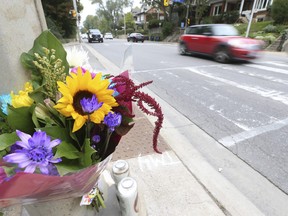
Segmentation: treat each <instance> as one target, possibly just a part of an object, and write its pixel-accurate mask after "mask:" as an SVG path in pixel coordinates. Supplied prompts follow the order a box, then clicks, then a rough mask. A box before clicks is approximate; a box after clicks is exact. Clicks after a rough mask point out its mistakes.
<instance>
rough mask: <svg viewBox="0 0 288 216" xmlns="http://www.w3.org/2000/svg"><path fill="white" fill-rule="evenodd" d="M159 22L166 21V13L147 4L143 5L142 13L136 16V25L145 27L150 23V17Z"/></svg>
mask: <svg viewBox="0 0 288 216" xmlns="http://www.w3.org/2000/svg"><path fill="white" fill-rule="evenodd" d="M149 15H151V16H150V17H153V18H155V19H158V20H164V13H163V11H162V10H160V9H158V8H155V7H151V6H148V5H147V4H146V3H144V4H142V6H141V8H140V11H139V12H138V13H135V14H134V19H135V23H136V25H144V24H145V23H147V22H148V21H149V18H148V16H149Z"/></svg>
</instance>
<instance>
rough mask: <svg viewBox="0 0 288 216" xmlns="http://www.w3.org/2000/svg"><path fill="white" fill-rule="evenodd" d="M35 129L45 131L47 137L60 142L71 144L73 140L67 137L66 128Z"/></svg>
mask: <svg viewBox="0 0 288 216" xmlns="http://www.w3.org/2000/svg"><path fill="white" fill-rule="evenodd" d="M37 129H40V130H42V131H45V132H46V133H47V134H48V135H49V136H51V137H53V138H57V139H60V140H61V141H66V142H73V139H72V138H71V137H70V136H69V132H67V129H66V128H62V127H59V126H50V127H42V128H37Z"/></svg>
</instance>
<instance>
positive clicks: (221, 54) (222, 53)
mask: <svg viewBox="0 0 288 216" xmlns="http://www.w3.org/2000/svg"><path fill="white" fill-rule="evenodd" d="M214 59H215V61H217V62H219V63H223V64H225V63H227V62H228V61H229V60H230V56H229V52H228V49H227V48H226V47H220V48H218V49H217V50H216V52H215V53H214Z"/></svg>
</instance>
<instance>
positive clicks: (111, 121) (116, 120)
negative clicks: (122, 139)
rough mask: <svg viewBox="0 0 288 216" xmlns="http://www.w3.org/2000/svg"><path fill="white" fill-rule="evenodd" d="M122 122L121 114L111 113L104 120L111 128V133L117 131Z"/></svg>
mask: <svg viewBox="0 0 288 216" xmlns="http://www.w3.org/2000/svg"><path fill="white" fill-rule="evenodd" d="M121 121H122V116H121V114H120V113H112V112H109V113H108V114H107V115H106V116H105V118H104V124H106V125H107V126H108V127H109V130H110V132H113V131H114V130H115V127H117V126H119V125H120V124H121Z"/></svg>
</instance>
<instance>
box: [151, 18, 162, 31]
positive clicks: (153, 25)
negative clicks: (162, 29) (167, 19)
mask: <svg viewBox="0 0 288 216" xmlns="http://www.w3.org/2000/svg"><path fill="white" fill-rule="evenodd" d="M159 23H161V26H162V25H163V21H160V20H158V19H151V20H150V21H149V24H148V29H152V28H158V27H159Z"/></svg>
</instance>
